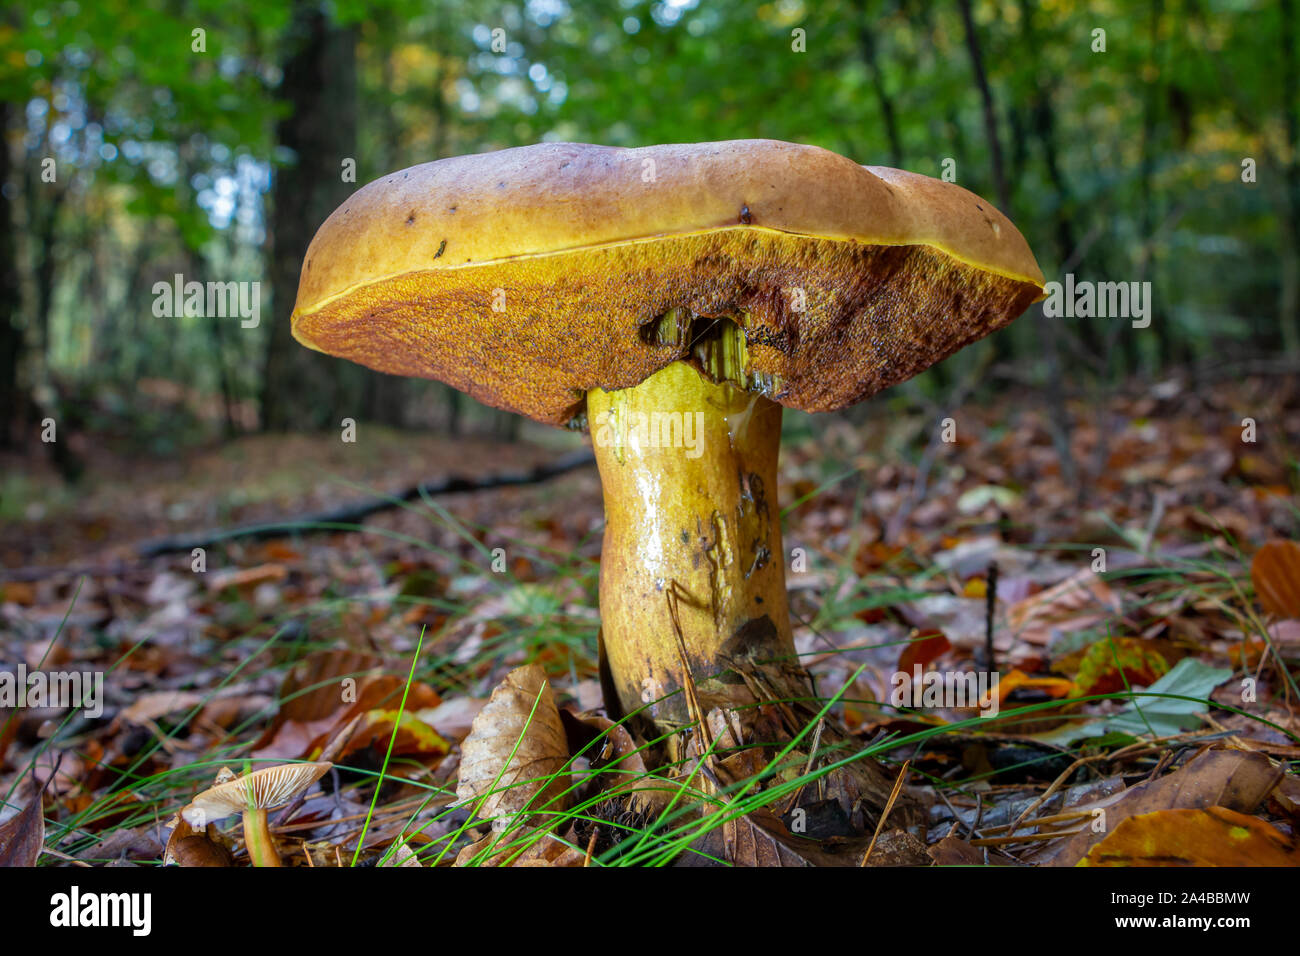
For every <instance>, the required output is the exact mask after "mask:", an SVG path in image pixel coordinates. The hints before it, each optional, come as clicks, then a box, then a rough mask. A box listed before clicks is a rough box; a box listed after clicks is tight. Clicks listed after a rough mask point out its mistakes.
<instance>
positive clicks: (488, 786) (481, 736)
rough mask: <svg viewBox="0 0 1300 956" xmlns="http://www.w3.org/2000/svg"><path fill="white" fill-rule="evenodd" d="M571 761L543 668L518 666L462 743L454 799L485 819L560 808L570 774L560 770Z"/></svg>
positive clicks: (499, 685) (478, 717) (497, 691)
mask: <svg viewBox="0 0 1300 956" xmlns="http://www.w3.org/2000/svg"><path fill="white" fill-rule="evenodd" d="M516 745H518V746H517V749H516ZM512 751H513V752H514V757H513V759H512V758H511V752H512ZM568 761H569V745H568V739H567V738H566V737H565V734H564V725H563V724H562V723H561V722H560V712H559V710H558V709H556V706H555V696H554V695H553V694H552V693H551V686H550V684H549V683H548V682H547V680H546V674H545V672H544V671H543V670H542V669H541V668H540V667H539V666H537V665H536V664H529V665H527V666H526V667H519V668H516V669H515V670H513V671H511V672H510V673H509V674H507V675H506V677H505V679H504V680H503V681H502V682H501V683H500V684H498V685H497V687H496V689H495V690H493V691H492V697H491V699H490V700H489V701H488V702H487V705H486V706H484V708H483V709H482V710H481V711H480V712H479V715H478V716H477V717H475V718H474V724H473V726H472V727H471V728H470V732H469V736H467V737H466V738H465V742H464V743H463V744H462V745H461V758H460V778H459V781H458V783H457V785H456V799H457V801H458V802H460V803H462V804H470V805H471V808H472V809H473V810H474V812H475V814H476V815H477V816H478V817H479V818H480V819H483V820H490V819H495V818H509V817H513V816H515V815H516V814H519V813H520V812H521V811H524V810H525V809H527V811H528V813H534V812H536V811H539V810H543V809H545V811H547V812H548V813H549V812H555V811H558V810H562V809H564V802H565V801H564V797H563V796H562V795H563V794H564V792H565V791H566V790H568V788H569V775H568V774H567V773H562V772H561V771H563V770H564V767H565V765H566V764H567V763H568ZM552 776H554V779H550V780H548V779H547V778H550V777H552ZM525 815H527V814H525ZM541 819H543V820H544V819H546V818H545V817H543V818H541ZM519 822H522V820H520V821H519Z"/></svg>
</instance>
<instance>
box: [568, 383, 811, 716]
mask: <svg viewBox="0 0 1300 956" xmlns="http://www.w3.org/2000/svg"><path fill="white" fill-rule="evenodd" d="M587 420H588V424H589V427H590V429H591V436H592V444H593V445H594V447H595V453H596V463H597V465H598V466H599V468H600V478H601V484H602V486H603V489H604V496H605V542H604V549H603V552H602V556H601V568H600V609H601V627H602V633H603V640H604V645H605V653H606V657H607V660H608V662H609V667H610V672H611V674H612V676H613V678H614V682H615V685H616V687H617V689H618V694H619V699H620V702H621V704H622V706H623V709H624V711H626V712H631V711H633V710H637V709H639V708H641V707H642V706H643V705H646V704H649V705H650V707H649V712H650V715H651V716H652V717H653V718H654V720H655V721H656V722H657V723H658V724H660V726H661V727H665V728H671V727H672V726H675V725H677V724H680V723H682V722H683V721H685V720H686V719H687V718H688V713H687V703H686V699H685V698H686V695H685V694H682V693H675V692H676V691H679V690H681V689H682V688H683V686H684V682H685V671H686V668H687V667H689V668H690V672H691V676H692V678H693V680H694V681H695V682H696V683H697V684H699V683H702V682H704V681H705V680H706V679H708V678H711V677H718V678H719V680H720V681H721V683H722V684H725V685H730V686H732V687H735V686H736V685H739V684H740V683H741V682H740V681H739V679H738V677H736V676H735V671H737V670H739V669H744V668H745V667H750V666H761V663H762V662H763V661H766V660H773V659H784V660H785V661H786V664H787V666H790V665H791V664H792V663H793V662H794V660H795V659H794V656H793V655H794V643H793V640H792V638H791V634H790V615H789V609H788V605H787V603H786V592H785V566H784V554H783V552H782V547H781V515H780V507H779V505H778V502H777V484H776V465H777V456H778V454H779V450H780V440H781V406H780V405H778V404H776V403H775V402H772V401H771V400H769V399H767V398H764V397H763V396H761V395H757V394H753V393H751V392H747V391H745V390H742V389H739V388H736V387H735V386H733V385H731V384H730V383H728V382H726V381H723V382H719V383H715V382H712V381H710V380H709V379H708V378H706V377H705V376H703V375H701V374H700V373H699V372H698V371H696V370H695V368H693V367H692V366H690V365H687V364H685V363H682V362H675V363H673V364H671V365H669V366H667V367H666V368H664V369H663V370H661V371H659V372H656V373H655V374H654V375H652V376H650V377H649V378H647V379H646V380H645V381H643V382H642V383H641V384H640V385H637V386H635V387H633V388H628V389H621V390H619V391H613V392H605V391H601V390H599V389H596V390H593V391H591V392H590V393H589V394H588V395H587ZM674 601H675V602H676V607H675V608H674V607H673V603H674ZM674 610H675V611H676V614H675V615H674ZM674 616H675V617H676V623H675V622H674ZM678 625H679V626H680V630H681V646H680V647H679V644H678V638H677V633H676V628H677V626H678ZM682 649H684V651H685V657H686V660H685V661H683V660H682ZM795 666H797V665H795ZM726 672H730V673H726ZM742 689H743V685H742ZM667 695H672V696H667ZM665 697H666V698H667V699H664V700H660V698H665Z"/></svg>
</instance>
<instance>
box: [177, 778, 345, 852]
mask: <svg viewBox="0 0 1300 956" xmlns="http://www.w3.org/2000/svg"><path fill="white" fill-rule="evenodd" d="M333 766H334V765H333V764H332V763H330V762H328V761H320V762H318V763H286V764H279V765H277V766H274V767H263V768H262V769H261V770H254V771H253V772H252V773H249V774H245V775H244V776H242V777H236V776H235V775H234V774H233V773H231V771H230V770H228V769H226V768H224V767H223V768H222V770H221V773H219V774H218V775H217V780H216V783H214V784H213V785H212V786H211V787H209V788H208V789H207V790H204V791H203V792H202V793H200V794H199V795H198V796H197V797H195V798H194V800H193V801H192V802H191V803H190V804H189V806H187V807H185V809H183V810H181V818H182V819H183V820H184V821H185V822H186V823H188V824H189V825H190V826H191V827H193V828H194V829H196V830H203V829H204V828H205V827H206V826H207V825H208V824H209V823H215V822H216V821H218V820H223V819H225V818H226V817H228V816H230V815H231V814H232V813H242V814H243V815H244V844H245V845H246V846H247V847H248V858H249V859H250V860H252V862H253V865H254V866H279V865H280V854H279V853H277V852H276V849H275V840H274V839H272V837H271V828H270V827H269V826H267V820H266V815H267V811H268V810H274V809H275V808H276V807H280V806H283V805H284V804H286V803H288V802H289V801H291V800H293V799H294V798H295V797H297V796H298V795H299V794H300V793H303V792H304V791H306V790H307V788H308V787H310V786H311V785H312V784H313V783H315V782H316V781H317V780H319V779H320V778H321V777H323V776H325V773H326V771H328V770H329V769H330V768H331V767H333Z"/></svg>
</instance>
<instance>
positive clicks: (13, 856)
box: [0, 787, 45, 866]
mask: <svg viewBox="0 0 1300 956" xmlns="http://www.w3.org/2000/svg"><path fill="white" fill-rule="evenodd" d="M44 792H45V790H44V788H43V787H42V788H40V789H38V790H36V792H35V793H34V794H33V795H32V798H31V800H29V801H28V802H27V806H25V807H23V809H22V810H20V811H19V812H18V813H17V814H15V815H14V816H12V817H10V818H9V819H8V820H6V821H5V822H4V823H0V866H35V865H36V860H37V858H38V857H40V855H41V846H42V844H44V843H45V813H44V811H43V810H42V808H41V796H42V795H43V794H44Z"/></svg>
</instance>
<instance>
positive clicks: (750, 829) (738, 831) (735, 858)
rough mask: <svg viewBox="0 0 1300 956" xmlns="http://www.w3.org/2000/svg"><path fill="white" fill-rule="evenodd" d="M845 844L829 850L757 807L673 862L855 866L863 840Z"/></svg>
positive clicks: (724, 826) (680, 863) (718, 829)
mask: <svg viewBox="0 0 1300 956" xmlns="http://www.w3.org/2000/svg"><path fill="white" fill-rule="evenodd" d="M858 843H860V844H861V846H858ZM845 847H846V852H844V853H838V854H837V853H832V852H830V851H829V850H828V849H827V848H826V846H825V845H824V844H823V843H822V842H821V841H819V840H810V839H808V838H807V837H801V836H797V835H795V834H793V833H791V832H790V831H789V830H788V829H787V828H786V826H785V824H784V823H782V822H781V819H780V818H779V817H778V816H776V814H774V813H772V812H771V811H770V810H766V809H759V810H754V811H752V812H751V813H747V814H745V815H744V816H741V817H737V818H736V819H734V820H728V821H727V822H726V823H724V824H722V826H720V827H715V828H714V829H712V830H710V831H709V832H708V833H705V834H704V835H703V836H701V837H699V838H698V839H697V840H695V841H694V842H692V843H691V845H690V846H689V847H688V848H687V850H686V852H685V853H683V854H682V855H681V857H679V858H678V860H677V862H676V864H675V865H676V866H719V865H726V864H731V865H734V866H743V867H751V866H764V867H767V866H857V865H858V862H859V861H860V860H861V859H862V854H863V851H864V850H865V849H866V841H865V840H863V841H857V842H856V843H854V844H853V846H852V847H849V845H848V843H847V842H846V844H845Z"/></svg>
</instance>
